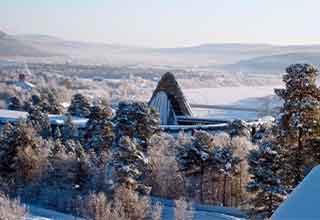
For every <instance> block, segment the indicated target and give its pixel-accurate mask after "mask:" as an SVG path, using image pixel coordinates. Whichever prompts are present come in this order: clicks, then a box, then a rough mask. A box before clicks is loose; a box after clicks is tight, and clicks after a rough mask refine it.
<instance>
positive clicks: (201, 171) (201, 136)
mask: <svg viewBox="0 0 320 220" xmlns="http://www.w3.org/2000/svg"><path fill="white" fill-rule="evenodd" d="M213 150H214V143H213V136H212V135H211V134H209V133H208V132H205V131H196V132H195V133H194V134H193V136H192V139H191V142H187V143H186V144H185V145H184V146H182V148H181V149H180V152H179V153H178V155H177V160H178V161H179V165H180V167H181V168H180V169H181V171H182V172H183V173H184V175H185V176H186V177H187V176H189V177H191V176H196V177H197V179H200V183H199V186H198V189H197V188H196V187H194V188H193V189H192V190H193V191H197V194H198V195H200V202H203V201H204V196H205V194H206V192H204V189H203V185H204V176H205V169H206V168H208V167H214V166H215V164H214V162H213V160H212V159H213V158H212V156H213V154H212V153H213Z"/></svg>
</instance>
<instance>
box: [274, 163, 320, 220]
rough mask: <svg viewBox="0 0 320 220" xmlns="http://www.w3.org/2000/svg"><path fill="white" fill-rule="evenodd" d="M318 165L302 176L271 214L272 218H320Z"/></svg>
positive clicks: (319, 174) (282, 219)
mask: <svg viewBox="0 0 320 220" xmlns="http://www.w3.org/2000/svg"><path fill="white" fill-rule="evenodd" d="M319 182H320V166H317V167H315V168H313V169H312V171H311V172H310V173H309V174H308V175H307V176H306V177H305V178H304V180H303V181H302V182H301V183H300V184H299V185H298V186H297V187H296V188H295V189H294V191H293V192H292V193H291V194H290V195H289V196H288V198H287V200H286V201H284V202H283V203H282V204H281V205H280V207H279V208H278V209H277V210H276V211H275V213H274V214H273V215H272V217H271V219H272V220H298V219H305V220H309V219H310V220H313V219H314V220H315V219H320V212H319V210H318V208H319V206H320V205H319V204H320V196H319V192H320V184H319Z"/></svg>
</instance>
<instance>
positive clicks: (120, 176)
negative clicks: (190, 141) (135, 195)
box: [112, 102, 160, 193]
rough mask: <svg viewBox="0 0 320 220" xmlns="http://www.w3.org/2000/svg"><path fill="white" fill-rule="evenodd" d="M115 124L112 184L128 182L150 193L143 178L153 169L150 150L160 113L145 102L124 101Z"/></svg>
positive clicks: (131, 185) (157, 128)
mask: <svg viewBox="0 0 320 220" xmlns="http://www.w3.org/2000/svg"><path fill="white" fill-rule="evenodd" d="M114 123H115V134H116V138H115V141H114V144H113V148H112V153H113V161H112V163H113V179H114V185H113V187H118V186H120V185H121V184H126V185H127V186H130V188H132V189H134V190H137V191H139V192H141V193H149V192H150V187H147V186H145V185H144V184H142V181H143V179H144V178H145V176H146V175H147V173H148V172H150V164H149V160H148V158H147V149H148V146H149V140H150V137H151V136H152V135H154V134H156V133H157V132H158V131H159V125H160V123H159V116H158V114H157V113H156V112H155V111H154V110H152V109H151V108H149V107H148V106H147V105H146V104H144V103H132V102H121V103H120V104H119V108H118V110H117V113H116V116H115V118H114Z"/></svg>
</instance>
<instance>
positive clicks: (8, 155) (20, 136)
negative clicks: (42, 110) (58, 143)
mask: <svg viewBox="0 0 320 220" xmlns="http://www.w3.org/2000/svg"><path fill="white" fill-rule="evenodd" d="M43 144H44V143H43V140H42V139H41V138H39V136H37V134H36V131H35V130H34V129H33V128H32V127H30V126H29V125H28V124H27V123H25V122H19V123H18V124H17V125H15V126H11V125H9V124H8V125H6V126H5V127H4V128H3V129H2V130H1V135H0V176H1V177H2V178H3V180H5V182H6V183H9V184H11V185H12V184H13V186H17V185H19V184H25V183H28V182H31V181H33V180H34V178H35V177H36V176H37V175H39V174H40V173H39V172H38V171H39V170H41V168H40V167H41V166H44V165H45V164H46V160H47V152H46V149H44V148H43V147H42V146H43ZM34 171H35V172H34ZM2 184H3V183H2ZM15 184H17V185H15Z"/></svg>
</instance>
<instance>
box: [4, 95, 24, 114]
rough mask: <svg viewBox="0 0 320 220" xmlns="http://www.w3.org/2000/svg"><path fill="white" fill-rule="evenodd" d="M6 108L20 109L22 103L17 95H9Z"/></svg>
mask: <svg viewBox="0 0 320 220" xmlns="http://www.w3.org/2000/svg"><path fill="white" fill-rule="evenodd" d="M7 108H8V109H9V110H14V111H21V110H22V103H21V101H20V99H19V98H18V97H16V96H11V97H9V98H8V100H7Z"/></svg>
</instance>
